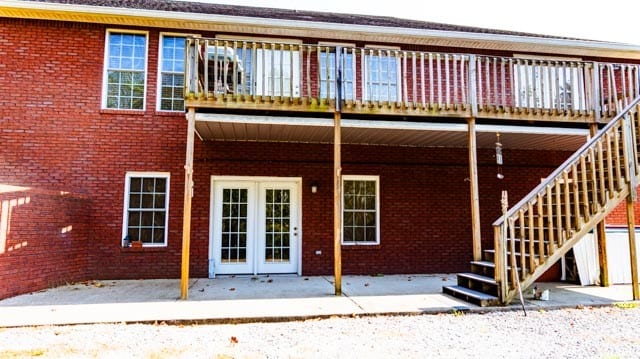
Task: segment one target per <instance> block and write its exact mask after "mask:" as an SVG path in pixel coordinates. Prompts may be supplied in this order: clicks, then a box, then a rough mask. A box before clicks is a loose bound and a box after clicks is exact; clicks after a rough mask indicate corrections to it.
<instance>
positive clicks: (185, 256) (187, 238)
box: [180, 107, 196, 300]
mask: <svg viewBox="0 0 640 359" xmlns="http://www.w3.org/2000/svg"><path fill="white" fill-rule="evenodd" d="M195 124H196V111H195V109H194V108H193V107H191V108H189V111H188V113H187V155H186V160H185V165H184V211H183V214H182V269H181V275H180V299H183V300H186V299H187V298H188V297H189V252H190V250H189V249H190V245H191V243H190V242H191V198H192V197H193V142H194V135H195V126H196V125H195Z"/></svg>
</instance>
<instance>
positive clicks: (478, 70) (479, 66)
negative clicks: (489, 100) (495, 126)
mask: <svg viewBox="0 0 640 359" xmlns="http://www.w3.org/2000/svg"><path fill="white" fill-rule="evenodd" d="M482 59H484V57H481V56H478V62H477V65H476V77H477V81H476V84H475V86H476V88H477V89H478V108H479V109H481V110H484V93H483V86H482V83H483V81H482Z"/></svg>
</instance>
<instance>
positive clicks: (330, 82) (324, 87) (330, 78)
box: [319, 44, 356, 100]
mask: <svg viewBox="0 0 640 359" xmlns="http://www.w3.org/2000/svg"><path fill="white" fill-rule="evenodd" d="M338 46H339V45H338ZM339 58H340V60H341V61H342V99H343V100H353V99H354V90H355V88H354V79H355V76H354V68H355V63H356V60H355V53H354V52H353V50H352V49H350V48H348V47H343V48H342V52H341V53H340V56H339ZM319 65H320V73H319V75H320V98H330V99H333V98H335V97H336V46H335V45H331V47H324V46H322V44H321V47H320V64H319ZM327 92H328V95H327Z"/></svg>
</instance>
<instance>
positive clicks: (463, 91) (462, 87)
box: [460, 55, 471, 107]
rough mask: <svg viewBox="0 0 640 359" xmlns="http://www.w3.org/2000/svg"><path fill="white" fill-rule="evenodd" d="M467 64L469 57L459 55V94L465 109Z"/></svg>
mask: <svg viewBox="0 0 640 359" xmlns="http://www.w3.org/2000/svg"><path fill="white" fill-rule="evenodd" d="M468 64H469V57H468V56H466V55H461V56H460V92H461V95H462V104H463V105H465V107H468V106H467V102H468V101H467V91H466V89H467V86H466V83H467V82H469V83H471V82H470V81H466V78H467V77H466V75H465V71H464V70H465V67H466V66H468Z"/></svg>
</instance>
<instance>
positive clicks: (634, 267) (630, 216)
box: [627, 189, 640, 300]
mask: <svg viewBox="0 0 640 359" xmlns="http://www.w3.org/2000/svg"><path fill="white" fill-rule="evenodd" d="M633 190H634V191H635V189H633ZM633 204H634V202H633V200H632V198H631V195H629V196H627V228H628V229H629V255H630V257H631V288H632V290H633V300H639V299H640V287H639V286H638V253H637V248H636V223H635V222H636V220H635V213H634V205H633Z"/></svg>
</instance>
